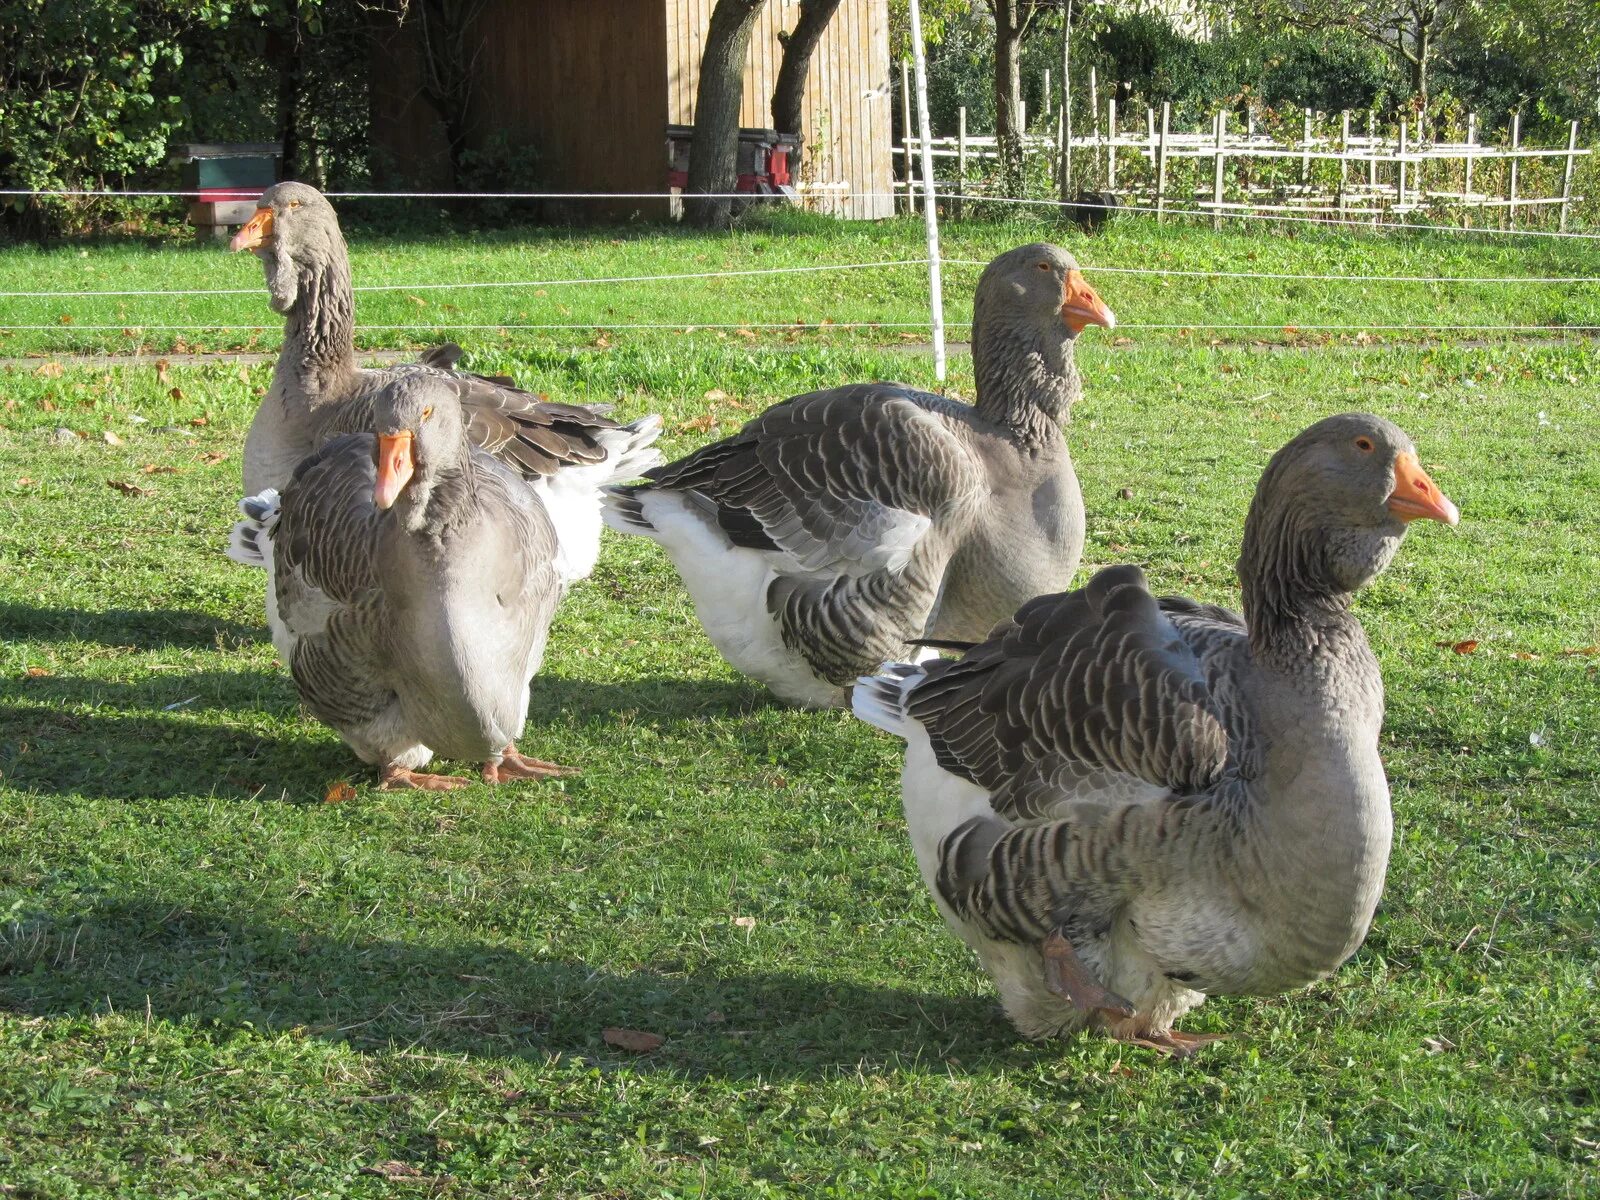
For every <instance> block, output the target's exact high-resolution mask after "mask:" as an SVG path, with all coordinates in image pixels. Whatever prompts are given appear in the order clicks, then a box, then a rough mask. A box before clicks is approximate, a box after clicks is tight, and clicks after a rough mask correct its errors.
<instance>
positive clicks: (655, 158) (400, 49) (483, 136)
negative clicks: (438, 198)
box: [372, 0, 667, 217]
mask: <svg viewBox="0 0 1600 1200" xmlns="http://www.w3.org/2000/svg"><path fill="white" fill-rule="evenodd" d="M666 36H667V26H666V21H665V13H664V11H663V9H662V0H612V2H610V3H603V2H600V0H538V3H528V2H527V0H489V3H488V4H486V5H485V7H484V9H483V11H482V13H481V15H480V17H479V19H478V27H477V32H476V36H475V37H474V38H473V39H472V41H473V44H474V53H475V54H476V58H475V61H474V70H475V73H476V85H477V93H476V95H475V97H474V100H473V111H472V119H471V134H470V136H469V141H470V143H471V144H472V145H473V146H474V147H475V148H479V149H481V148H483V147H485V146H489V145H492V144H493V143H494V141H495V140H496V139H497V138H504V139H505V140H507V141H508V142H509V143H510V148H511V149H513V150H514V149H515V148H516V147H517V145H518V144H519V143H525V144H527V145H528V146H530V147H532V148H533V149H534V151H535V152H536V154H537V162H536V168H535V169H536V173H537V178H538V179H539V180H540V181H541V187H542V189H543V190H554V191H581V192H659V191H661V190H662V189H663V187H664V185H665V182H666V130H665V127H666V124H667V99H666V98H667V45H666ZM420 54H421V39H420V37H419V36H418V31H417V23H416V21H415V20H414V19H413V20H410V21H407V22H406V24H405V25H404V26H403V27H400V28H398V29H397V28H395V26H394V24H393V22H392V20H390V21H389V22H388V23H387V24H386V25H383V26H380V28H379V44H378V51H377V64H376V65H377V67H378V70H376V71H374V73H373V111H372V132H373V143H374V147H375V149H376V153H375V155H374V165H375V167H376V168H377V172H376V174H377V176H378V177H379V178H380V179H383V181H384V182H386V183H387V182H402V181H404V182H407V183H411V184H416V185H422V186H428V187H433V186H438V185H439V184H441V183H443V181H444V180H445V179H446V178H447V177H448V172H447V170H446V169H445V165H444V160H445V141H444V135H443V131H442V128H441V126H440V122H439V118H438V115H437V114H436V113H435V112H434V110H433V108H432V106H431V105H429V104H428V102H427V101H426V100H425V99H424V98H423V97H422V95H421V64H420ZM386 164H388V169H387V170H385V165H386ZM652 208H656V209H659V211H660V212H661V213H663V214H664V213H665V212H666V206H665V203H664V202H662V203H660V204H659V205H652V203H651V202H648V201H639V200H626V201H618V202H616V203H614V204H610V205H607V204H604V203H602V202H596V201H573V202H570V203H569V204H566V205H564V206H563V210H564V211H566V212H570V213H571V214H572V215H573V216H576V217H582V216H584V215H590V214H602V213H607V212H609V213H611V214H613V215H616V214H619V213H628V212H635V211H640V210H645V211H650V210H651V209H652Z"/></svg>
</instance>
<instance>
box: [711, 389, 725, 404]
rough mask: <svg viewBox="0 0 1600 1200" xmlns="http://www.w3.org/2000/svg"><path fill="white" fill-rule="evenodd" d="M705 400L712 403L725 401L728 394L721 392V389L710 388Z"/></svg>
mask: <svg viewBox="0 0 1600 1200" xmlns="http://www.w3.org/2000/svg"><path fill="white" fill-rule="evenodd" d="M705 398H706V399H707V400H711V401H713V402H715V401H717V400H726V399H727V398H728V393H727V392H725V391H723V390H722V389H721V388H712V389H711V390H710V391H709V392H707V393H706V394H705Z"/></svg>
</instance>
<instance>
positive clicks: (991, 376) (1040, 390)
mask: <svg viewBox="0 0 1600 1200" xmlns="http://www.w3.org/2000/svg"><path fill="white" fill-rule="evenodd" d="M972 370H973V376H974V381H975V383H976V386H977V405H976V407H977V409H978V412H979V413H981V414H982V415H983V416H985V417H986V418H988V419H989V420H991V421H993V422H994V423H995V424H997V425H1001V426H1003V427H1005V428H1007V429H1009V430H1011V431H1012V433H1013V434H1014V435H1015V436H1016V437H1018V438H1019V439H1020V440H1022V441H1025V442H1043V441H1046V440H1048V439H1049V438H1050V437H1053V436H1058V435H1059V432H1060V427H1061V422H1062V421H1063V420H1064V419H1065V418H1066V416H1067V413H1068V410H1069V409H1070V408H1071V407H1072V404H1073V402H1074V401H1076V400H1077V399H1078V396H1079V393H1080V390H1081V381H1080V380H1079V378H1078V371H1077V367H1076V365H1075V364H1074V362H1073V357H1072V339H1071V338H1070V337H1066V336H1064V335H1062V334H1061V333H1058V332H1050V333H1049V334H1045V333H1043V332H1042V331H1039V330H1034V329H1030V328H1027V327H1024V326H1019V325H1013V324H1008V323H1003V322H999V321H994V320H986V319H985V316H984V314H983V313H981V312H980V313H978V314H977V315H975V316H974V318H973V330H972Z"/></svg>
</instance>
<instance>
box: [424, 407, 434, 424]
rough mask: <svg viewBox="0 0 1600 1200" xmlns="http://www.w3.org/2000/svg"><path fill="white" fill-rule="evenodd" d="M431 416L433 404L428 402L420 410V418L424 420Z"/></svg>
mask: <svg viewBox="0 0 1600 1200" xmlns="http://www.w3.org/2000/svg"><path fill="white" fill-rule="evenodd" d="M431 416H433V405H431V404H430V405H428V407H427V408H425V409H423V410H422V419H423V420H424V421H426V420H427V419H428V418H429V417H431Z"/></svg>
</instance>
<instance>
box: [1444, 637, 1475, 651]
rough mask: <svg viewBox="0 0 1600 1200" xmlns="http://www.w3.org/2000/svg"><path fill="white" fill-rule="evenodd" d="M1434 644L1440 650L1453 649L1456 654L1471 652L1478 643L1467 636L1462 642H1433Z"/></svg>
mask: <svg viewBox="0 0 1600 1200" xmlns="http://www.w3.org/2000/svg"><path fill="white" fill-rule="evenodd" d="M1434 645H1435V646H1438V647H1439V649H1441V650H1454V651H1455V652H1456V653H1457V654H1471V653H1472V652H1473V651H1474V650H1476V649H1477V648H1478V643H1477V641H1476V640H1475V639H1473V638H1468V639H1467V640H1466V641H1464V642H1435V643H1434Z"/></svg>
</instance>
